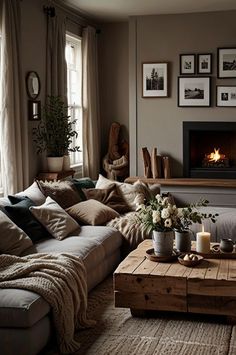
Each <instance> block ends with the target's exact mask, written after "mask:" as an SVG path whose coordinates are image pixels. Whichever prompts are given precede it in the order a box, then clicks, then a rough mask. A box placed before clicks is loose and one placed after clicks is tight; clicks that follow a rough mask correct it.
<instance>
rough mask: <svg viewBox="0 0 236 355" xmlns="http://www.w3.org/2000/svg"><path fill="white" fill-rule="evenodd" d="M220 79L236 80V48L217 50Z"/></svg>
mask: <svg viewBox="0 0 236 355" xmlns="http://www.w3.org/2000/svg"><path fill="white" fill-rule="evenodd" d="M217 54H218V55H217V75H218V78H236V48H218V49H217Z"/></svg>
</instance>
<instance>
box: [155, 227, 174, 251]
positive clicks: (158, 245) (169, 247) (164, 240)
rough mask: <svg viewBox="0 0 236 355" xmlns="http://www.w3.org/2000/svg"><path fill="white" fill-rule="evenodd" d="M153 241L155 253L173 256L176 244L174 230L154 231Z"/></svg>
mask: <svg viewBox="0 0 236 355" xmlns="http://www.w3.org/2000/svg"><path fill="white" fill-rule="evenodd" d="M152 242H153V248H154V253H155V255H157V256H171V255H172V253H173V245H174V231H170V232H157V231H153V234H152Z"/></svg>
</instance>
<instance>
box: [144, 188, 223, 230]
mask: <svg viewBox="0 0 236 355" xmlns="http://www.w3.org/2000/svg"><path fill="white" fill-rule="evenodd" d="M208 203H209V201H207V200H204V199H202V200H200V201H199V202H197V203H193V204H191V205H189V206H186V207H184V208H177V207H176V205H175V204H174V203H173V202H172V201H171V199H170V197H168V196H161V195H156V197H155V198H154V199H152V200H150V201H149V202H147V203H146V204H141V205H138V207H137V212H138V221H139V222H141V224H142V225H143V227H144V228H145V229H147V231H159V232H168V231H171V230H174V229H175V230H178V231H184V230H186V229H189V226H190V225H191V224H192V223H202V220H203V219H205V218H210V219H211V221H212V222H213V223H215V222H216V217H217V214H206V213H202V212H200V211H199V208H200V207H202V206H207V204H208Z"/></svg>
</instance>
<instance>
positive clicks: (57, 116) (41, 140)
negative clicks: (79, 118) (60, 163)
mask: <svg viewBox="0 0 236 355" xmlns="http://www.w3.org/2000/svg"><path fill="white" fill-rule="evenodd" d="M69 118H70V116H69V115H68V107H67V106H66V105H65V103H64V102H63V100H62V98H61V97H60V96H48V98H47V102H46V104H45V106H44V107H43V110H42V119H41V121H40V123H39V125H38V126H37V127H35V128H33V135H34V142H35V143H36V147H37V153H38V154H40V153H42V152H44V151H46V152H47V155H48V156H51V157H61V156H63V155H65V154H68V151H80V147H78V146H77V147H73V148H70V145H71V143H72V139H73V137H77V136H78V132H76V131H75V130H73V124H74V123H75V122H76V120H74V121H70V119H69Z"/></svg>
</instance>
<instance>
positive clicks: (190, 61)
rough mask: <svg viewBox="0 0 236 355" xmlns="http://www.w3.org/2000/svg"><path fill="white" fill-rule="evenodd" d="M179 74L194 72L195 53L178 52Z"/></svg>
mask: <svg viewBox="0 0 236 355" xmlns="http://www.w3.org/2000/svg"><path fill="white" fill-rule="evenodd" d="M179 64H180V75H182V74H184V75H187V74H195V54H180V56H179Z"/></svg>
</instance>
